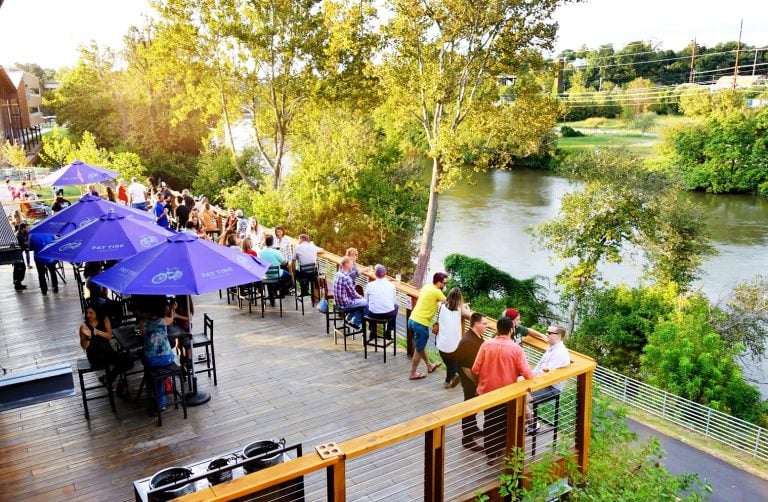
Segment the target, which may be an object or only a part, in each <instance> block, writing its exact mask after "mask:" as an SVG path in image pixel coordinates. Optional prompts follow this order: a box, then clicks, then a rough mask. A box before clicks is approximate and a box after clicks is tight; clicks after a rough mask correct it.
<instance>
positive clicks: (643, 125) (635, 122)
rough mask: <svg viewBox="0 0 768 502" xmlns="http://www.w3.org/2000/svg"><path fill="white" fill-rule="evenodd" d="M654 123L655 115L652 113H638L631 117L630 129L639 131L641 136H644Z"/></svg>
mask: <svg viewBox="0 0 768 502" xmlns="http://www.w3.org/2000/svg"><path fill="white" fill-rule="evenodd" d="M655 123H656V114H655V113H653V112H646V113H638V114H635V115H633V116H632V127H634V128H635V129H639V130H640V133H641V134H642V135H643V136H645V133H647V132H648V131H649V130H650V129H651V128H652V127H653V125H654V124H655Z"/></svg>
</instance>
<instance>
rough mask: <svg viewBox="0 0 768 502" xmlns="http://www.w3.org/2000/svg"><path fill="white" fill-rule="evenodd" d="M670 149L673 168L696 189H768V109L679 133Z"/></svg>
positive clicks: (670, 141) (730, 115)
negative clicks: (764, 187) (762, 187)
mask: <svg viewBox="0 0 768 502" xmlns="http://www.w3.org/2000/svg"><path fill="white" fill-rule="evenodd" d="M666 149H667V153H666V155H665V157H664V161H665V164H666V165H667V168H668V169H669V170H670V171H672V172H679V173H680V174H681V175H682V178H683V180H684V182H685V184H686V185H687V186H688V187H689V188H691V189H695V190H706V191H707V192H714V193H727V192H746V193H757V192H758V191H760V189H761V186H768V169H766V165H768V109H767V108H763V109H761V110H759V111H741V110H736V111H731V112H730V113H727V114H719V113H716V114H713V115H712V116H710V117H709V118H708V119H706V120H705V121H703V122H702V123H700V124H698V125H695V126H689V127H684V128H679V129H677V130H675V131H674V132H673V133H672V134H671V135H670V137H669V138H668V139H667V143H666Z"/></svg>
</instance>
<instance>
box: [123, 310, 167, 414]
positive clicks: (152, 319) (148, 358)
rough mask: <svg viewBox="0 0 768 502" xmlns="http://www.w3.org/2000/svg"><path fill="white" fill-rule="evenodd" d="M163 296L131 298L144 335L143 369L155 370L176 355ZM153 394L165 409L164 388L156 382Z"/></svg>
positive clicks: (161, 383) (160, 383)
mask: <svg viewBox="0 0 768 502" xmlns="http://www.w3.org/2000/svg"><path fill="white" fill-rule="evenodd" d="M165 303H166V298H165V296H159V295H134V296H132V297H131V310H132V311H133V313H134V314H136V317H137V318H138V319H139V331H141V333H142V335H144V353H143V355H142V360H143V362H144V367H145V368H157V367H162V366H167V365H169V364H171V363H172V362H173V361H174V360H175V359H176V355H175V354H174V352H173V348H172V347H171V343H170V342H169V341H168V329H167V328H166V325H165ZM155 392H156V394H157V396H158V400H157V401H158V406H159V407H160V409H161V410H162V409H164V408H165V403H166V400H165V388H164V383H163V382H158V384H157V386H156V388H155Z"/></svg>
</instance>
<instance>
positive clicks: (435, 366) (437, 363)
mask: <svg viewBox="0 0 768 502" xmlns="http://www.w3.org/2000/svg"><path fill="white" fill-rule="evenodd" d="M442 365H443V361H437V362H436V363H435V364H433V365H432V367H431V368H429V369H428V370H427V371H428V372H429V373H432V372H433V371H435V370H436V369H437V368H439V367H440V366H442Z"/></svg>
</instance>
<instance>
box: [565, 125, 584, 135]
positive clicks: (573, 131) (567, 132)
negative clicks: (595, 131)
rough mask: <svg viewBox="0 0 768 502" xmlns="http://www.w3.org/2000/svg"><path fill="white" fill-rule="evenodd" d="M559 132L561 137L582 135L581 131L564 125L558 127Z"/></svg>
mask: <svg viewBox="0 0 768 502" xmlns="http://www.w3.org/2000/svg"><path fill="white" fill-rule="evenodd" d="M560 134H561V135H562V136H563V138H580V137H582V136H584V133H583V132H581V131H578V130H576V129H574V128H573V127H570V126H566V125H564V126H562V127H561V128H560Z"/></svg>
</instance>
